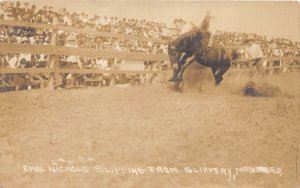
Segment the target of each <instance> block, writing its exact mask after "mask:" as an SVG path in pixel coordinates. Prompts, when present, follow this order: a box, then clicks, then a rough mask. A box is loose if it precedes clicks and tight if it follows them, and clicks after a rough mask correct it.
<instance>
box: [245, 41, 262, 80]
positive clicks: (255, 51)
mask: <svg viewBox="0 0 300 188" xmlns="http://www.w3.org/2000/svg"><path fill="white" fill-rule="evenodd" d="M245 45H246V47H245V52H246V54H245V55H246V59H249V75H250V77H253V74H254V66H255V67H256V68H257V70H258V71H259V72H260V73H261V74H262V75H264V70H263V67H262V61H261V58H262V57H263V52H262V49H261V47H260V46H259V45H258V44H257V43H255V39H254V37H253V36H249V37H248V38H247V39H246V40H245Z"/></svg>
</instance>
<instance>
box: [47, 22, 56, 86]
mask: <svg viewBox="0 0 300 188" xmlns="http://www.w3.org/2000/svg"><path fill="white" fill-rule="evenodd" d="M52 24H53V25H55V26H56V25H57V24H58V18H57V17H56V16H55V17H53V20H52ZM56 31H57V30H55V29H52V33H51V36H50V45H53V46H56V37H57V33H56ZM56 57H57V56H56V55H55V54H49V58H48V60H49V62H48V63H49V68H50V69H54V70H55V65H56V63H55V62H56V61H57V58H56ZM55 75H56V72H55V71H54V72H50V75H49V82H48V89H50V90H54V89H55Z"/></svg>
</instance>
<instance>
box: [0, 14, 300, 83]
mask: <svg viewBox="0 0 300 188" xmlns="http://www.w3.org/2000/svg"><path fill="white" fill-rule="evenodd" d="M0 25H7V26H21V27H32V28H37V29H51V30H54V31H58V30H62V31H65V32H70V33H71V32H76V33H84V34H89V35H95V36H103V37H108V38H118V39H125V40H137V41H146V42H149V41H150V42H154V43H160V44H167V40H160V39H152V38H145V37H137V36H128V35H120V34H116V33H108V32H102V31H95V30H88V29H82V28H73V27H69V26H61V25H51V24H40V23H29V22H20V21H11V20H1V19H0ZM51 44H52V45H29V44H15V43H0V53H2V54H9V53H23V54H48V55H49V58H48V68H17V69H10V68H1V67H0V73H1V74H5V73H13V74H14V73H44V74H49V75H50V79H49V88H51V87H52V88H53V81H51V80H53V78H54V75H55V74H57V73H58V74H60V73H77V74H101V73H112V74H123V73H128V74H145V73H158V72H159V71H130V70H100V69H79V68H78V69H76V68H75V69H71V68H58V59H57V58H55V56H56V55H66V56H70V55H75V56H80V57H95V58H107V59H111V58H116V59H123V60H134V61H169V56H168V55H167V54H148V53H135V52H118V51H115V50H98V49H91V48H73V47H65V46H56V45H55V35H53V36H52V39H51ZM227 48H231V49H232V48H234V49H237V48H240V46H227ZM262 60H267V61H280V60H284V61H291V60H296V61H300V57H263V58H262ZM238 61H239V62H245V61H247V60H246V59H239V60H238ZM285 67H287V68H300V65H295V66H285ZM271 68H279V66H272V67H267V68H266V69H271ZM51 85H52V86H51Z"/></svg>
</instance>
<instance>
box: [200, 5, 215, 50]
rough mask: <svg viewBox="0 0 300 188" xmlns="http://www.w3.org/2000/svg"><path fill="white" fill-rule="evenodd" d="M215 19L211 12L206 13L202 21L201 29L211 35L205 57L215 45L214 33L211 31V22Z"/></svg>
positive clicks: (206, 46)
mask: <svg viewBox="0 0 300 188" xmlns="http://www.w3.org/2000/svg"><path fill="white" fill-rule="evenodd" d="M213 18H214V17H213V16H211V13H210V11H209V10H208V11H206V15H205V17H204V19H203V21H202V24H201V26H200V29H201V30H202V31H204V32H205V33H207V34H208V35H209V40H208V41H207V42H206V43H207V45H205V49H204V50H203V56H204V55H205V54H206V53H207V52H208V50H209V48H210V47H211V46H212V44H213V35H212V33H211V32H210V31H209V27H210V20H211V19H213Z"/></svg>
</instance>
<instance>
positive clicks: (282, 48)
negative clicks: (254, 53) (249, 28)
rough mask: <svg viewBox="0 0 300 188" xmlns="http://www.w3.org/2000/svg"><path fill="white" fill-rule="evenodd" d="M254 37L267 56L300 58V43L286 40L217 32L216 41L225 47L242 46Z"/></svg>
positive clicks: (252, 34) (251, 34)
mask: <svg viewBox="0 0 300 188" xmlns="http://www.w3.org/2000/svg"><path fill="white" fill-rule="evenodd" d="M249 36H252V37H253V38H254V39H255V42H256V43H257V44H258V45H260V46H261V48H262V50H263V52H264V55H265V56H299V50H300V43H299V41H292V40H290V39H285V38H271V39H267V37H266V36H261V35H258V34H255V33H238V32H222V31H217V32H216V33H215V34H214V39H215V40H217V41H219V42H220V44H223V45H225V46H242V45H243V42H244V41H245V39H247V38H249Z"/></svg>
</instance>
